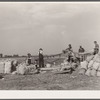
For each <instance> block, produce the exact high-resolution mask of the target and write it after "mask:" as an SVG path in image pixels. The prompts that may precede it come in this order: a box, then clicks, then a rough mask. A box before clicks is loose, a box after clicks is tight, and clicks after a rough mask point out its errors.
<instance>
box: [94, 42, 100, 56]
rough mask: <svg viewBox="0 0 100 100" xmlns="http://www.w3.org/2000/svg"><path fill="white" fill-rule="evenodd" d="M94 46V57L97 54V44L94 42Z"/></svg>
mask: <svg viewBox="0 0 100 100" xmlns="http://www.w3.org/2000/svg"><path fill="white" fill-rule="evenodd" d="M94 45H95V48H94V55H95V54H98V52H99V44H98V43H97V41H94Z"/></svg>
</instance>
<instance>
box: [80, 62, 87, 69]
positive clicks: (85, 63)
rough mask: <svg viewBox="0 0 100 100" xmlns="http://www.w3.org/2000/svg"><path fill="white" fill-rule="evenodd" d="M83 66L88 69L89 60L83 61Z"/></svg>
mask: <svg viewBox="0 0 100 100" xmlns="http://www.w3.org/2000/svg"><path fill="white" fill-rule="evenodd" d="M80 66H81V68H84V69H86V70H87V68H88V62H87V61H83V62H81V65H80Z"/></svg>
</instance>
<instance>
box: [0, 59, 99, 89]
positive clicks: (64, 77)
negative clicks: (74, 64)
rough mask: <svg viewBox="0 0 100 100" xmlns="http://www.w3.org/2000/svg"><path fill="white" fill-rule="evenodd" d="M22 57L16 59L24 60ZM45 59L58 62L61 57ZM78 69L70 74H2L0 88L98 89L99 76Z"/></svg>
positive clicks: (60, 60)
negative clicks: (86, 73) (83, 73)
mask: <svg viewBox="0 0 100 100" xmlns="http://www.w3.org/2000/svg"><path fill="white" fill-rule="evenodd" d="M24 59H25V58H24ZM24 59H21V58H20V59H17V60H18V61H24ZM33 60H34V59H33ZM45 61H46V62H52V61H55V62H56V63H57V64H59V63H61V62H62V61H63V59H57V58H56V59H45ZM46 62H45V63H46ZM78 71H79V69H78V68H77V69H76V71H74V72H73V73H72V74H54V73H53V72H46V73H40V74H32V75H4V80H2V79H0V90H100V78H99V77H88V76H85V75H79V74H78Z"/></svg>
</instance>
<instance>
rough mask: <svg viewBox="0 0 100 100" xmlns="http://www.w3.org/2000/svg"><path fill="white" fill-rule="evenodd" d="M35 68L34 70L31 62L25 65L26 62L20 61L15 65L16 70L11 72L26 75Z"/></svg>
mask: <svg viewBox="0 0 100 100" xmlns="http://www.w3.org/2000/svg"><path fill="white" fill-rule="evenodd" d="M35 70H36V66H35V65H33V64H31V65H27V64H26V63H20V64H19V65H18V66H17V70H16V71H15V72H13V73H12V74H20V75H27V74H31V73H33V72H34V71H35Z"/></svg>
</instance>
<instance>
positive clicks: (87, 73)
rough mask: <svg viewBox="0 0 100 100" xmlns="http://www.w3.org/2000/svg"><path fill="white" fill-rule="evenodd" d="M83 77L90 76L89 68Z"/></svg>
mask: <svg viewBox="0 0 100 100" xmlns="http://www.w3.org/2000/svg"><path fill="white" fill-rule="evenodd" d="M85 75H87V76H91V69H90V68H89V69H88V70H87V71H86V73H85Z"/></svg>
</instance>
